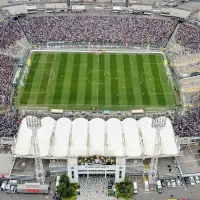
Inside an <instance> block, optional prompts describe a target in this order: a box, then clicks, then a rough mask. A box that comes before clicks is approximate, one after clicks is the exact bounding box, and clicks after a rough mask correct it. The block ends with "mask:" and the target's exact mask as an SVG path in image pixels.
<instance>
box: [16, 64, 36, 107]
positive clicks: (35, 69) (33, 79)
mask: <svg viewBox="0 0 200 200" xmlns="http://www.w3.org/2000/svg"><path fill="white" fill-rule="evenodd" d="M30 70H31V68H29V71H28V74H27V77H26V82H27V80H28V76H29V73H30ZM34 70H35V71H36V72H37V69H34ZM36 72H35V74H34V77H33V82H32V83H27V84H33V83H34V80H35V75H36ZM25 87H26V83H25V84H24V86H23V90H22V92H21V95H20V98H19V103H18V105H21V104H20V101H21V98H22V96H23V93H25V92H24V88H25ZM26 93H30V92H26Z"/></svg>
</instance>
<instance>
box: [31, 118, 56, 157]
mask: <svg viewBox="0 0 200 200" xmlns="http://www.w3.org/2000/svg"><path fill="white" fill-rule="evenodd" d="M55 122H56V121H55V120H54V119H53V118H51V117H44V118H42V119H41V124H42V126H41V128H39V129H38V132H37V135H38V142H39V148H40V156H41V157H47V156H49V147H50V143H51V136H52V133H53V128H54V126H55ZM32 155H34V153H33V151H32Z"/></svg>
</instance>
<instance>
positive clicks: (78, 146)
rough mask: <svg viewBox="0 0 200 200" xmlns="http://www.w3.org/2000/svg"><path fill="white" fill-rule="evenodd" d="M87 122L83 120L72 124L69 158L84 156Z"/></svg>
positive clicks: (79, 119)
mask: <svg viewBox="0 0 200 200" xmlns="http://www.w3.org/2000/svg"><path fill="white" fill-rule="evenodd" d="M87 136H88V121H87V120H86V119H84V118H78V119H75V120H74V121H73V122H72V141H71V142H72V144H71V145H72V146H71V156H85V155H86V149H87V147H86V146H87Z"/></svg>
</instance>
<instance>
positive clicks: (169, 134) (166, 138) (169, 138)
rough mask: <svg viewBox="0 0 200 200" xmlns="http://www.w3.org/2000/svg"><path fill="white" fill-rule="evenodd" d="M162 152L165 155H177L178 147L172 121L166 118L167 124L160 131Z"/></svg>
mask: <svg viewBox="0 0 200 200" xmlns="http://www.w3.org/2000/svg"><path fill="white" fill-rule="evenodd" d="M160 137H161V147H162V153H163V154H164V155H177V154H178V149H177V145H176V142H175V136H174V131H173V127H172V123H171V121H170V120H169V119H168V118H167V119H166V126H165V127H164V128H163V129H161V131H160Z"/></svg>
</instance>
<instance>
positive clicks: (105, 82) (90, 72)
mask: <svg viewBox="0 0 200 200" xmlns="http://www.w3.org/2000/svg"><path fill="white" fill-rule="evenodd" d="M95 71H98V72H100V71H102V72H104V73H105V74H108V76H109V79H108V80H107V81H105V82H103V83H100V82H98V83H94V82H92V81H90V80H89V79H88V74H90V73H92V72H95ZM110 79H111V75H110V73H108V72H107V71H105V70H92V71H89V72H88V73H87V74H86V80H87V81H89V82H90V83H91V84H94V85H97V84H98V85H99V84H105V83H107V82H108V81H110Z"/></svg>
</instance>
